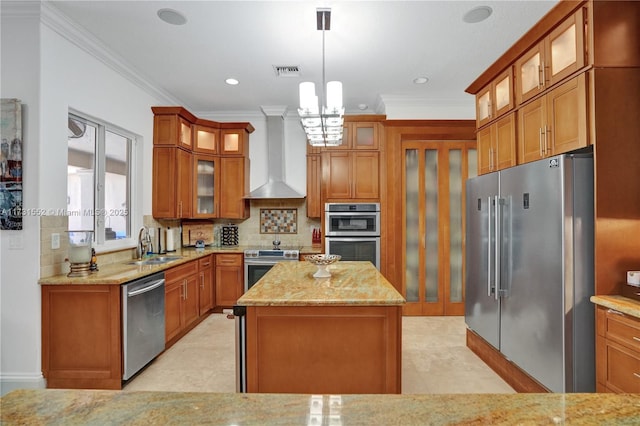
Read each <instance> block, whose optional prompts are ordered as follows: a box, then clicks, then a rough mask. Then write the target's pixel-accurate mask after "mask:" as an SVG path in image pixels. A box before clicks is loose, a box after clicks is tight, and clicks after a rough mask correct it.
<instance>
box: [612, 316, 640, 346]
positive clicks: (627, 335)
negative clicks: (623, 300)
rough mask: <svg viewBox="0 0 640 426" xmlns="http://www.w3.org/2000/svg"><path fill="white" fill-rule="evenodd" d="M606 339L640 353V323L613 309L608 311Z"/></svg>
mask: <svg viewBox="0 0 640 426" xmlns="http://www.w3.org/2000/svg"><path fill="white" fill-rule="evenodd" d="M605 330H606V332H605V333H606V334H605V335H606V338H607V339H609V340H612V341H615V342H617V343H619V344H621V345H623V346H626V347H627V348H629V349H632V350H634V351H640V321H639V320H637V319H635V318H633V317H630V316H628V315H625V314H623V313H621V312H618V311H615V310H613V309H609V310H607V315H606V328H605Z"/></svg>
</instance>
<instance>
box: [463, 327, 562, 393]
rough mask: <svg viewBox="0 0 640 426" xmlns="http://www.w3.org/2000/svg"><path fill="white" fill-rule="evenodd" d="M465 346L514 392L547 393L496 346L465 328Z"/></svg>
mask: <svg viewBox="0 0 640 426" xmlns="http://www.w3.org/2000/svg"><path fill="white" fill-rule="evenodd" d="M467 347H468V348H469V349H471V351H472V352H473V353H475V354H476V355H478V357H480V359H481V360H482V361H484V362H485V364H487V365H488V366H489V367H490V368H491V369H492V370H493V371H495V372H496V373H497V374H498V375H499V376H500V377H502V379H503V380H504V381H505V382H507V383H508V384H509V386H511V387H512V388H513V389H514V390H515V391H516V392H521V393H548V392H550V391H549V389H547V388H545V387H544V386H542V385H541V384H540V383H538V382H537V381H536V380H535V379H534V378H532V377H531V376H529V375H528V374H527V373H525V372H524V371H523V370H521V369H520V367H518V366H517V365H515V364H514V363H513V362H511V361H509V360H508V359H506V358H505V357H504V355H502V354H501V353H500V351H498V350H497V349H496V348H494V347H493V346H491V345H490V344H489V343H487V342H486V341H485V340H484V339H483V338H482V337H480V336H478V335H477V334H476V333H474V332H473V331H471V330H469V329H467Z"/></svg>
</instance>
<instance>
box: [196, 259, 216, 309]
mask: <svg viewBox="0 0 640 426" xmlns="http://www.w3.org/2000/svg"><path fill="white" fill-rule="evenodd" d="M213 256H214V255H212V254H211V255H209V256H205V257H203V258H201V259H198V278H199V281H198V285H199V294H198V300H199V302H200V307H199V310H198V313H199V315H200V316H202V315H204V314H206V313H208V312H209V311H210V310H211V309H213V307H214V306H215V304H216V302H215V274H214V268H213V265H214V263H215V260H214V258H213Z"/></svg>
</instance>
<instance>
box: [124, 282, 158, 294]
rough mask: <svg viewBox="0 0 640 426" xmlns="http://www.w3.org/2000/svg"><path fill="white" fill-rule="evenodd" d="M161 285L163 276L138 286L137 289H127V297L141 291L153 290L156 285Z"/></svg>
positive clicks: (141, 292)
mask: <svg viewBox="0 0 640 426" xmlns="http://www.w3.org/2000/svg"><path fill="white" fill-rule="evenodd" d="M161 285H164V278H161V279H159V280H156V281H151V283H149V285H148V286H146V287H142V288H139V289H137V290H133V291H128V292H127V297H133V296H138V295H139V294H143V293H147V292H149V291H151V290H154V289H156V288H158V287H160V286H161Z"/></svg>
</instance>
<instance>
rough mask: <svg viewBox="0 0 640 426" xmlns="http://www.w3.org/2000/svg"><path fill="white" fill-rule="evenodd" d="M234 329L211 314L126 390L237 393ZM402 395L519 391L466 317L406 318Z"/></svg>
mask: <svg viewBox="0 0 640 426" xmlns="http://www.w3.org/2000/svg"><path fill="white" fill-rule="evenodd" d="M234 351H235V325H234V321H233V320H229V319H227V317H226V315H223V314H212V315H210V316H209V317H208V318H206V319H205V320H204V321H203V322H202V323H200V324H199V325H198V326H197V327H196V328H194V329H193V330H192V331H191V332H190V333H189V334H187V335H186V336H184V337H183V338H182V339H181V340H180V341H179V342H178V343H176V344H175V345H173V346H172V347H171V348H169V349H168V350H167V351H165V352H164V353H163V354H161V355H160V356H159V357H158V358H156V359H155V360H154V361H153V362H152V363H150V364H149V365H148V366H147V367H146V369H144V370H143V371H142V372H140V373H139V374H138V375H137V376H136V377H134V378H133V379H131V380H130V381H129V383H127V384H126V385H125V387H124V390H125V391H138V390H149V391H174V392H175V391H178V392H235V355H234ZM402 393H514V390H513V389H512V388H511V387H510V386H509V385H507V384H506V383H505V382H504V380H502V379H501V378H500V377H499V376H498V375H497V374H496V373H494V372H493V371H492V370H491V369H490V368H489V367H487V365H486V364H484V363H483V362H482V361H481V360H480V359H479V358H478V357H477V356H476V355H475V354H474V353H473V352H471V351H470V350H469V349H468V348H467V347H466V345H465V324H464V318H463V317H403V319H402Z"/></svg>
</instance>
